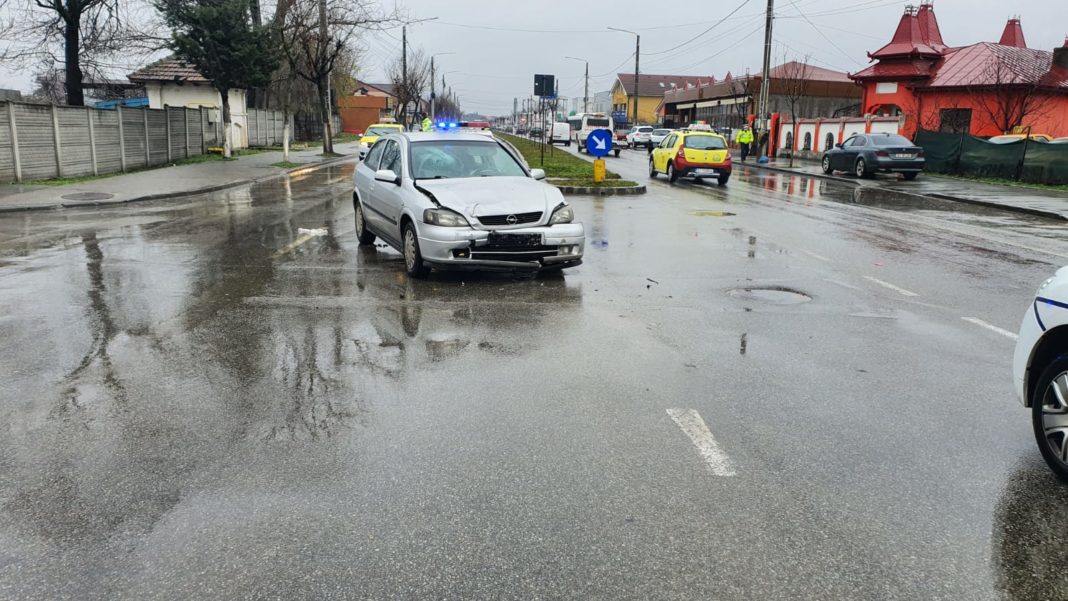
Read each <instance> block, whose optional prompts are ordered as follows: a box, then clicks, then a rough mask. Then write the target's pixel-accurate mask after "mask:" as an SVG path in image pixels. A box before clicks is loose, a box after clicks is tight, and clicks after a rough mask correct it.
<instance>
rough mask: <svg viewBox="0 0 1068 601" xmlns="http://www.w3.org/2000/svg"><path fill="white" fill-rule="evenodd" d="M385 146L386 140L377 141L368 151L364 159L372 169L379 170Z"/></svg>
mask: <svg viewBox="0 0 1068 601" xmlns="http://www.w3.org/2000/svg"><path fill="white" fill-rule="evenodd" d="M385 147H386V143H385V142H376V143H375V145H374V146H372V147H371V151H370V152H368V153H367V158H365V159H364V160H363V162H364V164H365V165H367V166H368V167H370V168H371V170H372V171H378V163H379V161H380V160H381V159H382V149H384V148H385Z"/></svg>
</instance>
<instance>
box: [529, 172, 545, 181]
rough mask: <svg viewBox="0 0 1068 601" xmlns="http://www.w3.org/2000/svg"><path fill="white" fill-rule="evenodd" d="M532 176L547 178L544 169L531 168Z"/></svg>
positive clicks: (538, 178) (539, 178)
mask: <svg viewBox="0 0 1068 601" xmlns="http://www.w3.org/2000/svg"><path fill="white" fill-rule="evenodd" d="M530 177H533V178H534V179H536V180H543V179H545V170H544V169H531V170H530Z"/></svg>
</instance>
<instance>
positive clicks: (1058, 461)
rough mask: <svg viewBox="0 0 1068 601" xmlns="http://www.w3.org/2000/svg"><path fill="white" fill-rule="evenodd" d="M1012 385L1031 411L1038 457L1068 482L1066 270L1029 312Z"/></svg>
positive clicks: (1022, 327)
mask: <svg viewBox="0 0 1068 601" xmlns="http://www.w3.org/2000/svg"><path fill="white" fill-rule="evenodd" d="M1013 379H1014V383H1015V385H1016V394H1017V395H1019V397H1020V400H1022V401H1023V404H1024V406H1025V407H1030V408H1031V425H1032V427H1033V428H1034V431H1035V440H1036V441H1037V442H1038V448H1039V450H1040V451H1042V457H1043V458H1044V459H1045V460H1046V463H1047V464H1049V466H1050V468H1051V469H1052V470H1053V471H1054V473H1056V474H1057V476H1058V477H1059V478H1061V479H1062V480H1065V481H1068V266H1065V267H1062V268H1061V269H1060V270H1058V271H1057V273H1056V274H1055V275H1054V276H1053V277H1051V278H1050V279H1048V280H1046V282H1045V283H1043V284H1042V287H1041V288H1039V289H1038V292H1037V293H1036V294H1035V298H1034V300H1033V301H1032V302H1031V306H1029V307H1028V308H1027V313H1026V314H1025V315H1024V319H1023V324H1021V325H1020V338H1019V340H1018V341H1017V343H1016V354H1015V357H1014V359H1013Z"/></svg>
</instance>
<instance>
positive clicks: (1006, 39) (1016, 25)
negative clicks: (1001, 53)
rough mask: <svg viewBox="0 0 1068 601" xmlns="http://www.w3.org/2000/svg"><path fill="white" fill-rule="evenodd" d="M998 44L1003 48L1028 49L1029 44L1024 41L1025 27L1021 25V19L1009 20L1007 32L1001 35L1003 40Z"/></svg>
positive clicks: (1006, 25) (1006, 24)
mask: <svg viewBox="0 0 1068 601" xmlns="http://www.w3.org/2000/svg"><path fill="white" fill-rule="evenodd" d="M998 43H999V44H1001V45H1002V46H1012V47H1014V48H1027V42H1026V41H1025V40H1024V34H1023V26H1022V25H1020V17H1013V18H1011V19H1009V22H1008V23H1005V31H1003V32H1002V33H1001V40H1000V41H998Z"/></svg>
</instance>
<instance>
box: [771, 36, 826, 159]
mask: <svg viewBox="0 0 1068 601" xmlns="http://www.w3.org/2000/svg"><path fill="white" fill-rule="evenodd" d="M783 58H784V59H785V58H786V57H785V56H784V57H783ZM808 61H809V55H805V58H804V59H802V60H801V61H800V62H798V61H796V60H793V61H789V62H786V61H785V60H784V61H783V66H782V71H781V75H780V76H779V79H780V80H781V81H782V84H781V85H782V87H781V90H782V95H783V96H785V97H786V102H787V104H789V105H790V121H791V123H794V124H795V125H796V124H797V120H798V119H799V118H800V115H798V112H797V107H798V105H799V104H800V103H801V101H802V100H803V99H804V98H806V97H807V96H808V83H809V76H810V75H811V69H810V68H809V65H808ZM817 145H818V143H817ZM796 148H797V140H794V148H791V149H790V166H791V167H793V166H794V155H796V154H797V151H796Z"/></svg>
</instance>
